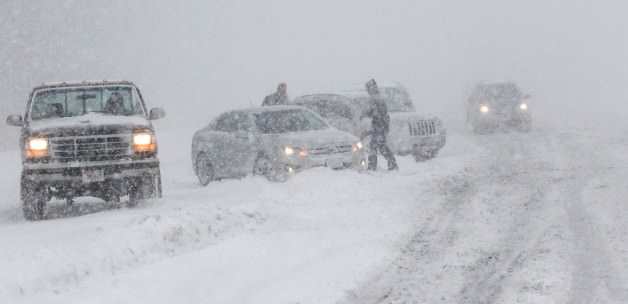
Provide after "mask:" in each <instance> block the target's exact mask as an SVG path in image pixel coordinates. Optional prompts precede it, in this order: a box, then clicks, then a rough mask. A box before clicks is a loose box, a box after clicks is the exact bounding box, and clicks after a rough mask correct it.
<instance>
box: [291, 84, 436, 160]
mask: <svg viewBox="0 0 628 304" xmlns="http://www.w3.org/2000/svg"><path fill="white" fill-rule="evenodd" d="M380 91H381V94H382V95H383V97H384V98H385V100H386V102H387V105H388V111H389V115H390V132H389V134H388V144H389V146H390V148H391V149H392V150H393V152H394V153H395V154H399V155H408V154H412V155H413V156H414V158H415V159H416V161H424V160H427V159H431V158H433V157H435V156H436V155H437V154H438V152H439V151H440V149H441V148H442V147H443V146H444V145H445V143H446V141H447V130H446V129H445V127H444V126H443V123H442V121H441V120H440V119H439V118H438V117H426V116H423V115H420V114H419V113H417V112H416V109H415V107H414V103H413V102H412V99H410V95H409V94H408V92H407V91H406V89H405V88H404V87H403V86H401V85H399V84H391V85H380ZM293 103H294V104H296V105H300V106H304V107H307V108H309V109H311V110H313V111H315V112H317V113H318V114H320V115H321V116H322V117H323V118H325V119H327V121H328V122H329V123H330V124H331V125H333V126H335V127H336V128H338V129H341V130H344V131H347V132H349V133H352V134H354V135H356V136H362V134H364V133H365V132H366V131H368V130H369V128H370V122H369V121H368V119H361V117H362V114H363V113H364V111H365V110H366V109H367V108H368V106H369V96H368V94H367V93H366V91H350V92H343V93H337V94H313V95H305V96H301V97H297V98H295V99H294V101H293Z"/></svg>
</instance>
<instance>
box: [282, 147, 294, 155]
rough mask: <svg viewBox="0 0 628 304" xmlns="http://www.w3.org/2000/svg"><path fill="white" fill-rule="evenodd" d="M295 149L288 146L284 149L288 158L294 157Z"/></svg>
mask: <svg viewBox="0 0 628 304" xmlns="http://www.w3.org/2000/svg"><path fill="white" fill-rule="evenodd" d="M294 152H295V151H294V148H292V147H290V146H286V147H284V148H283V153H284V154H286V156H292V155H294Z"/></svg>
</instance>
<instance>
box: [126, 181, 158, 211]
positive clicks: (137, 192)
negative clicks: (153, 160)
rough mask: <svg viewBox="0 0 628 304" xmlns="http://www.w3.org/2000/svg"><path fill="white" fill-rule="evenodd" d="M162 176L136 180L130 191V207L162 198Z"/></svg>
mask: <svg viewBox="0 0 628 304" xmlns="http://www.w3.org/2000/svg"><path fill="white" fill-rule="evenodd" d="M161 196H162V190H161V174H152V175H146V176H142V177H138V178H136V179H135V181H134V182H133V184H132V185H131V187H130V189H129V203H128V205H129V207H135V206H137V205H138V204H139V203H140V202H141V201H144V200H147V199H153V198H161Z"/></svg>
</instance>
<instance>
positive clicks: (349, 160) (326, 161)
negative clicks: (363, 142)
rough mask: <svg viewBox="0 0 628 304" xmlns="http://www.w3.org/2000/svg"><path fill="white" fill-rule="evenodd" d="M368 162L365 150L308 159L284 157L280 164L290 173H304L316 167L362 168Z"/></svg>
mask: <svg viewBox="0 0 628 304" xmlns="http://www.w3.org/2000/svg"><path fill="white" fill-rule="evenodd" d="M365 160H366V154H365V153H364V149H362V150H361V151H359V152H347V153H333V154H324V155H308V156H306V157H299V156H294V157H284V158H283V159H282V160H281V161H280V162H281V163H282V165H283V166H285V168H286V170H288V171H295V172H298V171H302V170H306V169H310V168H315V167H330V168H332V169H343V168H360V166H362V165H363V164H364V162H363V161H365Z"/></svg>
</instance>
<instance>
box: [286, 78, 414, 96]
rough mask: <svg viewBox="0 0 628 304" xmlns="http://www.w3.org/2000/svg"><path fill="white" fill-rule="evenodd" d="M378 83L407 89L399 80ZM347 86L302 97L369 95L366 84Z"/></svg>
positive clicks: (310, 93)
mask: <svg viewBox="0 0 628 304" xmlns="http://www.w3.org/2000/svg"><path fill="white" fill-rule="evenodd" d="M376 81H377V80H376ZM377 85H378V86H379V87H380V88H402V89H404V90H405V89H406V87H405V86H404V85H402V84H401V83H400V82H397V81H377ZM347 87H348V88H347V89H338V88H336V89H323V90H320V91H318V92H306V94H303V95H302V96H301V97H305V96H312V95H339V96H345V97H364V96H366V95H368V93H367V92H366V87H365V84H356V83H353V84H351V85H349V86H347ZM321 92H322V93H321ZM297 98H299V97H297Z"/></svg>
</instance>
